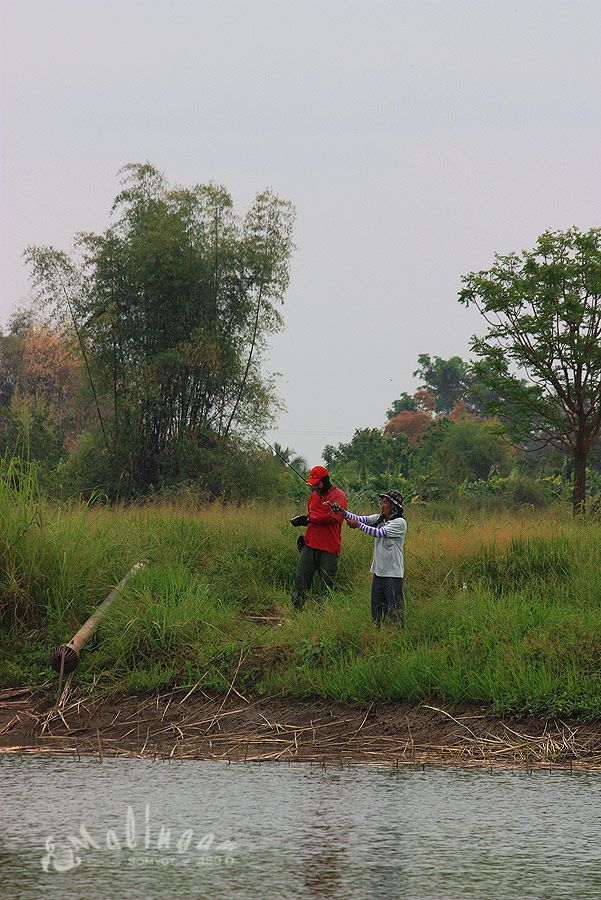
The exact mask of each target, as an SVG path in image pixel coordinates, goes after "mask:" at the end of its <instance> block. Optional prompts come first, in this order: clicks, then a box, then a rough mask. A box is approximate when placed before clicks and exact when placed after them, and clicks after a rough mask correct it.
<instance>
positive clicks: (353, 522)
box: [345, 519, 359, 528]
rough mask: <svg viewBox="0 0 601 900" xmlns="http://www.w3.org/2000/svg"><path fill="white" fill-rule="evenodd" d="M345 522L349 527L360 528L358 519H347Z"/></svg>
mask: <svg viewBox="0 0 601 900" xmlns="http://www.w3.org/2000/svg"><path fill="white" fill-rule="evenodd" d="M345 522H346V524H347V525H348V527H349V528H358V527H359V523H358V522H357V520H356V519H345Z"/></svg>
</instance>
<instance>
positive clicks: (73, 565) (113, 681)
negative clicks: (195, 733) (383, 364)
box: [0, 472, 601, 717]
mask: <svg viewBox="0 0 601 900" xmlns="http://www.w3.org/2000/svg"><path fill="white" fill-rule="evenodd" d="M23 477H24V481H23V482H22V483H21V482H20V481H19V479H18V478H17V479H16V480H15V473H14V472H13V473H12V475H11V476H10V478H8V476H7V478H6V479H5V481H4V482H3V484H4V483H5V482H6V486H5V487H3V494H2V495H1V496H0V510H1V512H2V516H3V522H5V523H6V529H5V531H4V532H3V534H4V538H3V544H2V551H1V552H2V558H1V563H0V590H1V591H2V596H3V597H4V600H3V604H2V610H1V616H2V619H1V622H2V630H1V632H0V640H1V644H0V665H1V666H2V672H3V673H4V680H5V681H6V682H12V683H14V682H23V681H26V682H28V683H32V682H36V681H43V680H45V679H47V678H49V676H50V674H51V672H50V669H49V667H48V664H47V653H48V650H49V649H50V648H51V647H52V646H53V645H54V644H56V643H59V642H62V641H64V640H68V639H69V638H70V637H71V636H72V634H73V633H74V631H75V630H76V629H77V627H78V626H79V624H80V623H81V622H82V621H83V620H84V619H85V618H86V617H87V616H88V615H89V614H90V612H91V611H92V609H94V608H95V606H96V605H97V604H98V603H99V602H100V600H102V599H103V597H104V596H106V594H107V593H108V591H109V590H110V588H111V587H112V585H113V584H114V583H115V582H116V581H118V580H119V579H120V578H121V577H122V576H123V574H124V573H125V572H126V571H127V570H128V569H129V567H130V566H131V565H132V564H133V563H134V562H135V561H136V560H138V559H140V558H142V557H143V556H147V555H149V556H150V557H151V559H152V565H151V567H150V568H149V569H148V570H146V571H143V572H140V573H138V574H137V575H136V576H135V578H134V579H132V581H131V582H128V583H127V587H126V591H125V593H124V595H123V597H122V599H120V600H119V601H118V602H117V603H115V604H114V605H113V607H111V611H110V613H109V615H108V616H107V617H106V619H105V620H103V623H102V625H101V627H100V629H99V631H98V633H97V637H96V638H95V639H94V640H93V642H92V645H91V646H89V647H87V648H86V649H85V650H84V652H83V654H82V659H81V663H80V667H79V669H78V672H77V676H76V677H77V678H79V679H82V680H92V679H97V680H99V681H100V682H101V683H102V684H104V685H107V686H110V687H115V686H119V687H124V688H129V689H136V690H140V689H153V688H157V687H163V686H174V685H178V686H181V687H188V686H189V687H192V686H193V685H195V684H197V683H200V684H201V685H202V687H203V689H204V690H206V691H213V692H222V691H225V690H227V689H228V687H229V686H230V685H231V684H232V681H233V679H234V677H235V682H234V685H235V688H236V690H238V691H240V692H245V691H246V692H250V691H256V692H259V693H263V694H289V695H294V696H298V697H323V698H337V699H341V700H346V701H352V702H355V701H357V702H359V701H360V702H364V701H370V700H378V701H384V700H427V699H436V700H439V701H443V702H461V701H471V702H477V703H482V704H487V705H492V707H493V708H494V709H496V710H497V711H499V712H504V713H507V712H516V713H517V712H521V713H523V712H531V713H536V714H540V715H553V716H578V717H592V716H598V715H600V714H601V626H600V624H599V588H598V583H599V574H598V573H599V570H600V567H601V543H600V541H599V526H598V525H595V524H594V523H592V522H589V523H582V524H574V523H573V522H572V521H571V519H570V518H569V517H568V516H565V517H564V516H563V514H562V513H561V511H559V512H557V513H545V514H540V513H539V514H537V515H534V514H531V513H528V512H525V513H524V514H522V515H519V516H515V515H514V516H510V515H507V514H496V515H490V514H489V515H485V514H478V515H476V516H473V517H467V516H462V517H459V518H456V519H454V520H453V519H451V518H446V519H445V520H444V521H435V520H433V519H431V518H429V517H428V516H427V513H423V512H421V511H420V510H419V508H417V509H415V510H413V511H411V510H410V511H409V512H408V519H409V531H408V536H407V542H406V578H405V586H406V601H407V604H406V605H407V609H406V627H405V628H404V629H402V630H399V629H398V628H394V627H383V628H382V629H381V630H380V631H378V630H376V629H375V628H374V626H373V624H372V622H371V620H370V612H369V585H370V575H369V565H370V560H371V551H372V546H373V543H372V541H371V539H369V538H367V537H366V536H365V535H363V534H361V533H360V532H357V531H351V530H349V529H346V528H345V530H344V534H343V554H342V559H341V565H340V570H339V578H338V580H337V584H336V589H335V590H334V591H333V592H331V593H330V594H329V595H328V596H327V597H325V599H324V600H323V602H318V599H319V598H317V597H315V598H313V599H309V601H308V602H307V604H306V606H305V609H304V610H303V612H302V613H300V614H298V613H293V611H292V606H291V603H290V600H289V593H290V588H291V585H292V578H293V574H294V568H295V564H296V560H297V550H296V545H295V541H296V537H297V532H296V531H295V530H294V529H292V528H291V527H290V525H289V524H288V518H289V516H290V514H291V513H292V512H293V511H292V510H290V509H287V508H283V507H281V506H276V505H267V504H266V505H260V504H249V505H246V506H243V507H224V506H220V505H213V506H209V507H206V508H203V509H184V508H181V507H177V506H169V505H163V506H155V507H150V506H147V507H131V508H117V509H107V508H103V507H93V506H89V505H85V504H80V503H73V504H70V505H68V506H60V507H57V506H49V505H47V504H45V503H43V502H42V501H41V500H40V498H39V497H38V496H37V492H36V490H35V485H34V484H33V483H28V482H27V479H26V475H25V473H24V474H23ZM11 492H12V493H11Z"/></svg>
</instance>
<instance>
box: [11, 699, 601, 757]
mask: <svg viewBox="0 0 601 900" xmlns="http://www.w3.org/2000/svg"><path fill="white" fill-rule="evenodd" d="M55 704H56V695H53V694H52V693H51V691H50V690H49V689H46V690H36V689H33V688H28V687H23V688H10V689H5V690H0V752H16V753H20V754H21V755H23V754H24V753H40V752H53V753H69V754H74V755H82V754H95V755H97V756H98V757H99V759H100V760H102V759H104V757H105V756H139V757H151V758H154V759H173V758H175V759H220V760H227V761H230V762H234V761H237V760H240V761H244V762H264V761H279V762H290V761H292V760H296V761H305V762H311V763H317V764H320V765H337V766H344V765H345V764H349V763H358V762H369V763H380V764H385V765H397V766H398V765H413V766H422V765H426V764H433V763H434V764H442V763H454V764H459V765H464V766H465V765H469V766H473V765H477V766H486V767H491V768H492V767H493V766H494V767H498V766H502V767H507V766H511V767H523V768H526V769H535V768H540V767H543V766H544V767H559V768H563V769H565V770H568V771H574V770H593V769H599V770H601V722H592V723H578V722H569V721H547V720H544V719H535V718H521V719H500V718H498V717H495V716H493V715H491V713H490V711H489V710H488V709H487V708H486V707H484V706H478V705H473V704H462V705H457V706H449V705H443V704H441V703H437V702H436V701H431V702H424V703H395V702H387V703H371V704H360V705H352V704H343V703H337V702H327V701H323V700H307V701H304V700H298V699H293V698H288V697H267V698H265V697H257V696H242V695H241V694H235V693H234V692H230V693H229V694H228V695H223V696H221V697H210V696H208V695H206V694H204V693H203V692H201V691H200V689H198V688H196V689H192V690H172V691H165V692H162V693H155V694H115V693H113V694H110V695H101V694H99V693H98V691H97V690H96V691H95V692H94V691H92V692H90V691H89V690H88V691H87V692H86V691H81V692H74V693H71V692H70V691H69V690H68V691H67V692H66V693H65V694H64V695H63V697H62V699H61V704H60V706H59V708H58V710H56V709H55Z"/></svg>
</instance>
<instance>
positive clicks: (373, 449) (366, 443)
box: [323, 428, 408, 489]
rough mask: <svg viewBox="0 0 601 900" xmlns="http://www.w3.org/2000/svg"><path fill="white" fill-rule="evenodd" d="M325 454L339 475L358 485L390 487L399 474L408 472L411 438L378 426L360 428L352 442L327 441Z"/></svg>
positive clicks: (340, 477) (337, 476)
mask: <svg viewBox="0 0 601 900" xmlns="http://www.w3.org/2000/svg"><path fill="white" fill-rule="evenodd" d="M323 458H324V461H325V464H326V466H327V467H328V469H332V470H333V472H334V473H335V476H336V478H338V479H344V480H345V481H346V482H347V483H348V485H349V486H350V487H352V488H354V489H361V488H365V487H368V486H369V485H370V483H371V482H373V484H374V485H375V486H376V488H378V489H379V488H380V487H382V488H386V487H388V486H390V485H389V484H388V483H387V482H390V481H391V480H392V479H394V477H396V476H406V474H407V468H408V455H407V438H406V436H405V435H400V436H399V437H389V436H387V435H383V434H382V433H381V432H380V431H379V430H378V429H377V428H357V429H356V431H355V433H354V434H353V437H352V438H351V440H350V441H349V443H347V444H345V443H341V444H338V447H333V446H332V445H331V444H328V445H326V447H324V451H323Z"/></svg>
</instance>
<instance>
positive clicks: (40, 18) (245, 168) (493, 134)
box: [0, 0, 601, 464]
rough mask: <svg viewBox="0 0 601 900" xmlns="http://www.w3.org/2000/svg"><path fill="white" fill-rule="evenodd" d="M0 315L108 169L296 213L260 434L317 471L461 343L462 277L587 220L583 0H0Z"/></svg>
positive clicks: (591, 212)
mask: <svg viewBox="0 0 601 900" xmlns="http://www.w3.org/2000/svg"><path fill="white" fill-rule="evenodd" d="M0 9H1V16H2V18H1V22H0V27H1V41H2V46H1V48H0V50H1V67H2V69H1V101H2V132H1V150H0V154H1V196H0V202H1V219H2V223H1V224H2V232H1V245H2V248H1V252H2V255H1V261H0V262H1V276H2V278H1V294H0V320H2V321H3V322H4V323H6V321H7V318H8V316H9V315H10V313H11V312H12V311H13V310H14V309H15V307H16V306H17V305H18V304H19V303H20V302H21V300H22V299H23V297H24V296H25V295H26V294H27V291H28V278H27V272H26V270H25V269H24V267H23V264H22V259H21V254H22V251H23V249H24V248H25V247H26V246H27V245H29V244H52V245H53V246H55V247H58V248H61V249H65V250H67V249H69V247H70V244H71V240H72V238H73V236H74V235H75V233H76V232H78V231H81V230H90V231H102V230H104V229H105V228H106V227H107V225H108V224H109V210H110V206H111V203H112V200H113V198H114V197H115V195H116V194H117V192H118V189H119V182H118V179H117V172H118V170H119V169H120V168H121V167H122V166H123V165H125V164H126V163H130V162H144V161H145V160H148V161H150V162H151V163H152V164H153V165H155V166H156V167H157V168H159V169H160V170H161V171H162V172H163V173H164V174H165V176H166V178H167V180H168V181H169V182H170V183H171V184H185V185H193V184H198V183H206V182H208V181H211V180H213V181H216V182H218V183H221V184H224V185H225V186H226V187H227V188H228V189H229V190H230V192H231V194H232V196H233V200H234V204H235V207H236V209H237V211H238V212H239V213H241V214H243V213H244V212H245V210H246V209H247V207H248V205H249V204H250V202H251V200H252V198H253V197H254V196H255V195H256V194H257V193H258V192H260V191H261V190H263V189H264V188H265V187H268V186H269V187H272V188H273V189H274V190H275V191H276V193H278V194H279V195H280V196H281V197H283V198H285V199H288V200H291V201H292V202H293V203H294V205H295V206H296V209H297V214H298V218H297V224H296V230H295V241H296V244H297V250H296V252H295V255H294V258H293V262H292V279H291V285H290V289H289V291H288V294H287V299H286V304H285V306H284V317H285V320H286V330H285V331H284V332H283V333H282V334H280V335H278V336H277V337H276V338H274V339H273V341H272V349H271V354H270V358H269V360H267V365H266V368H267V370H272V371H277V372H280V373H281V378H280V380H279V386H280V394H281V396H282V398H283V400H284V402H285V403H286V406H287V413H285V414H284V415H282V416H281V417H280V420H279V429H278V430H277V431H273V432H270V434H269V439H270V440H271V441H273V440H278V441H279V442H280V443H282V444H283V445H285V446H286V445H288V446H290V447H292V448H294V449H295V450H296V451H297V452H300V453H302V454H303V455H305V456H306V457H307V459H308V462H309V463H311V464H315V463H316V462H319V461H320V455H321V451H322V449H323V447H324V445H325V444H327V443H333V444H337V443H339V442H341V441H346V440H348V439H350V437H351V436H352V433H353V431H354V429H355V428H357V427H379V426H381V425H382V424H383V423H384V421H385V412H386V409H387V408H388V407H389V406H390V404H391V402H392V400H394V399H395V397H397V396H398V395H399V394H400V393H401V392H402V391H408V392H410V393H412V392H413V391H414V390H415V389H416V388H417V384H418V382H417V380H416V379H415V378H413V377H412V372H413V371H414V369H415V368H416V365H417V356H418V354H420V353H430V354H431V355H433V356H434V355H437V356H442V357H444V358H445V359H446V358H448V357H450V356H454V355H458V356H461V357H463V358H464V359H468V358H469V355H470V354H469V338H470V335H471V334H472V333H474V332H475V331H478V330H482V325H481V323H480V321H479V318H478V315H477V313H475V312H472V311H471V310H470V311H466V310H465V309H464V308H463V307H462V306H460V305H459V304H458V302H457V292H458V290H459V288H460V286H461V276H462V275H464V274H466V273H467V272H469V271H472V270H478V269H482V268H488V267H489V266H490V265H491V263H492V262H493V257H494V253H495V252H500V253H505V252H509V251H512V250H516V251H519V250H522V249H531V248H532V247H533V246H534V244H535V242H536V238H537V237H538V235H539V234H541V233H542V232H543V231H545V230H546V229H549V228H550V229H567V228H569V227H570V226H572V225H577V226H579V227H580V228H581V229H587V228H590V227H592V226H599V225H601V52H600V47H601V3H600V2H599V0H515V2H511V0H394V2H388V0H370V2H364V0H353V2H350V0H345V2H342V0H318V2H315V0H212V2H205V0H118V2H116V0H50V2H48V0H0Z"/></svg>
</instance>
